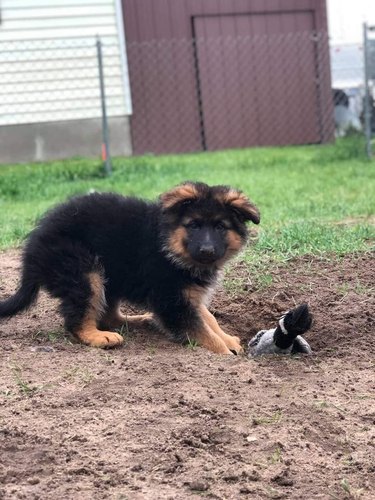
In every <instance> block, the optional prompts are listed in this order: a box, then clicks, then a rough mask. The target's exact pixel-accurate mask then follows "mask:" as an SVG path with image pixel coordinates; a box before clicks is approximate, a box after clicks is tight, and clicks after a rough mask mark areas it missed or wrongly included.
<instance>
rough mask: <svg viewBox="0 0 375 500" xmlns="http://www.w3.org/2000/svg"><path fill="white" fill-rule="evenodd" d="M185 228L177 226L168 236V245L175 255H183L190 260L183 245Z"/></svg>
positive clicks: (185, 235)
mask: <svg viewBox="0 0 375 500" xmlns="http://www.w3.org/2000/svg"><path fill="white" fill-rule="evenodd" d="M186 237H187V234H186V229H185V228H184V227H178V228H177V229H176V230H175V231H173V232H172V233H171V234H170V236H169V241H168V247H169V249H170V250H171V252H173V253H174V254H176V255H177V256H180V257H184V258H185V259H188V260H190V256H189V253H188V252H187V251H186V249H185V247H184V243H183V242H184V240H185V239H186Z"/></svg>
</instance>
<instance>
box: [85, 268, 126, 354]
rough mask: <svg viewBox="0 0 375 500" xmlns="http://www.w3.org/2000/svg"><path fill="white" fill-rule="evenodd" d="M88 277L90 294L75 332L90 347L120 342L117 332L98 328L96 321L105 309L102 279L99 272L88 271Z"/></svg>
mask: <svg viewBox="0 0 375 500" xmlns="http://www.w3.org/2000/svg"><path fill="white" fill-rule="evenodd" d="M88 279H89V282H90V286H91V291H92V296H91V300H90V304H89V307H88V310H87V312H86V315H85V317H84V319H83V321H82V324H81V326H80V328H79V329H78V331H77V332H75V333H76V334H77V336H78V338H79V339H80V340H81V342H83V343H84V344H87V345H90V346H92V347H113V346H116V345H120V344H122V343H123V341H124V340H123V338H122V337H121V335H119V334H118V333H113V332H102V331H100V330H98V328H97V321H98V320H99V319H100V317H101V316H102V314H103V312H104V309H105V294H104V280H103V278H102V276H101V275H100V274H99V273H89V275H88Z"/></svg>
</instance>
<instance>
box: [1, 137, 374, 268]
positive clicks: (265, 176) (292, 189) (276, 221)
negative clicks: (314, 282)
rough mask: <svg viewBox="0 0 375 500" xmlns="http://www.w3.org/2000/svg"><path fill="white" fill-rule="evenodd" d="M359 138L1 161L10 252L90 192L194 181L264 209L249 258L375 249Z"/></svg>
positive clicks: (141, 190) (150, 190)
mask: <svg viewBox="0 0 375 500" xmlns="http://www.w3.org/2000/svg"><path fill="white" fill-rule="evenodd" d="M362 151H363V149H362V145H361V144H360V143H358V141H357V140H354V139H346V140H342V141H340V142H339V143H338V144H336V145H328V146H305V147H287V148H267V149H264V148H258V149H249V150H237V151H225V152H215V153H199V154H190V155H179V156H164V157H154V156H143V157H137V158H116V159H114V162H113V163H114V169H113V175H112V176H111V177H109V178H106V177H104V176H103V167H102V165H101V164H100V162H99V161H98V160H95V159H94V160H89V159H72V160H66V161H58V162H50V163H40V164H30V165H13V166H12V165H7V166H2V167H0V227H1V234H0V248H1V249H6V248H9V247H14V246H19V245H20V244H21V242H22V240H23V239H24V237H25V236H26V234H27V233H28V232H29V231H30V229H31V228H32V227H33V225H34V224H35V222H36V221H37V219H38V218H39V217H40V216H41V215H42V214H43V212H45V211H46V210H47V209H48V208H49V207H51V206H52V205H54V204H56V203H58V202H61V201H63V200H65V199H66V198H67V197H69V196H72V195H77V194H82V193H87V192H89V191H90V190H97V191H116V192H119V193H122V194H125V195H136V196H141V197H144V198H151V199H153V198H156V197H157V196H158V194H160V193H161V192H162V191H164V190H166V189H168V188H170V187H171V186H173V185H175V184H177V183H179V182H181V181H184V180H187V179H192V180H200V181H204V182H207V183H210V184H229V185H233V186H235V187H238V188H241V189H242V190H243V191H245V192H246V193H247V194H248V195H249V196H250V198H251V199H252V200H253V201H254V202H255V203H256V204H257V205H258V206H259V208H260V210H261V214H262V221H261V226H260V229H259V233H258V237H257V241H256V243H255V245H253V246H252V247H251V248H250V249H249V250H248V251H247V253H246V254H245V258H246V257H248V256H250V257H251V258H252V260H253V261H254V257H255V258H256V260H257V261H258V262H259V263H260V262H263V263H264V262H266V263H267V264H268V263H269V261H270V260H271V261H275V260H276V261H280V260H286V259H289V258H290V257H293V256H295V255H303V254H310V253H312V254H322V253H326V252H333V253H336V254H345V253H348V252H355V251H361V250H365V249H368V248H369V247H370V245H371V241H373V240H374V225H373V223H374V213H375V197H374V192H375V169H374V166H373V164H372V163H371V162H369V161H368V160H367V159H366V158H365V157H364V155H363V152H362Z"/></svg>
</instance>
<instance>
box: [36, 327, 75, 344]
mask: <svg viewBox="0 0 375 500" xmlns="http://www.w3.org/2000/svg"><path fill="white" fill-rule="evenodd" d="M32 339H33V340H43V341H48V342H51V343H55V342H64V343H65V344H70V345H72V344H73V342H72V341H71V340H70V338H69V337H68V336H67V335H66V332H65V331H64V330H50V331H41V330H39V331H37V332H36V333H34V334H33V335H32Z"/></svg>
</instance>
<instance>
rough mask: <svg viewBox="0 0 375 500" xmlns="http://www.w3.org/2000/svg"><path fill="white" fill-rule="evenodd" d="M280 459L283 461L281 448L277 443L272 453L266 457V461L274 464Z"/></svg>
mask: <svg viewBox="0 0 375 500" xmlns="http://www.w3.org/2000/svg"><path fill="white" fill-rule="evenodd" d="M282 461H283V457H282V449H281V447H280V446H279V445H277V446H276V448H275V450H274V452H273V453H272V455H271V456H270V457H269V458H268V462H269V463H270V464H273V465H274V464H278V463H280V462H282Z"/></svg>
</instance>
